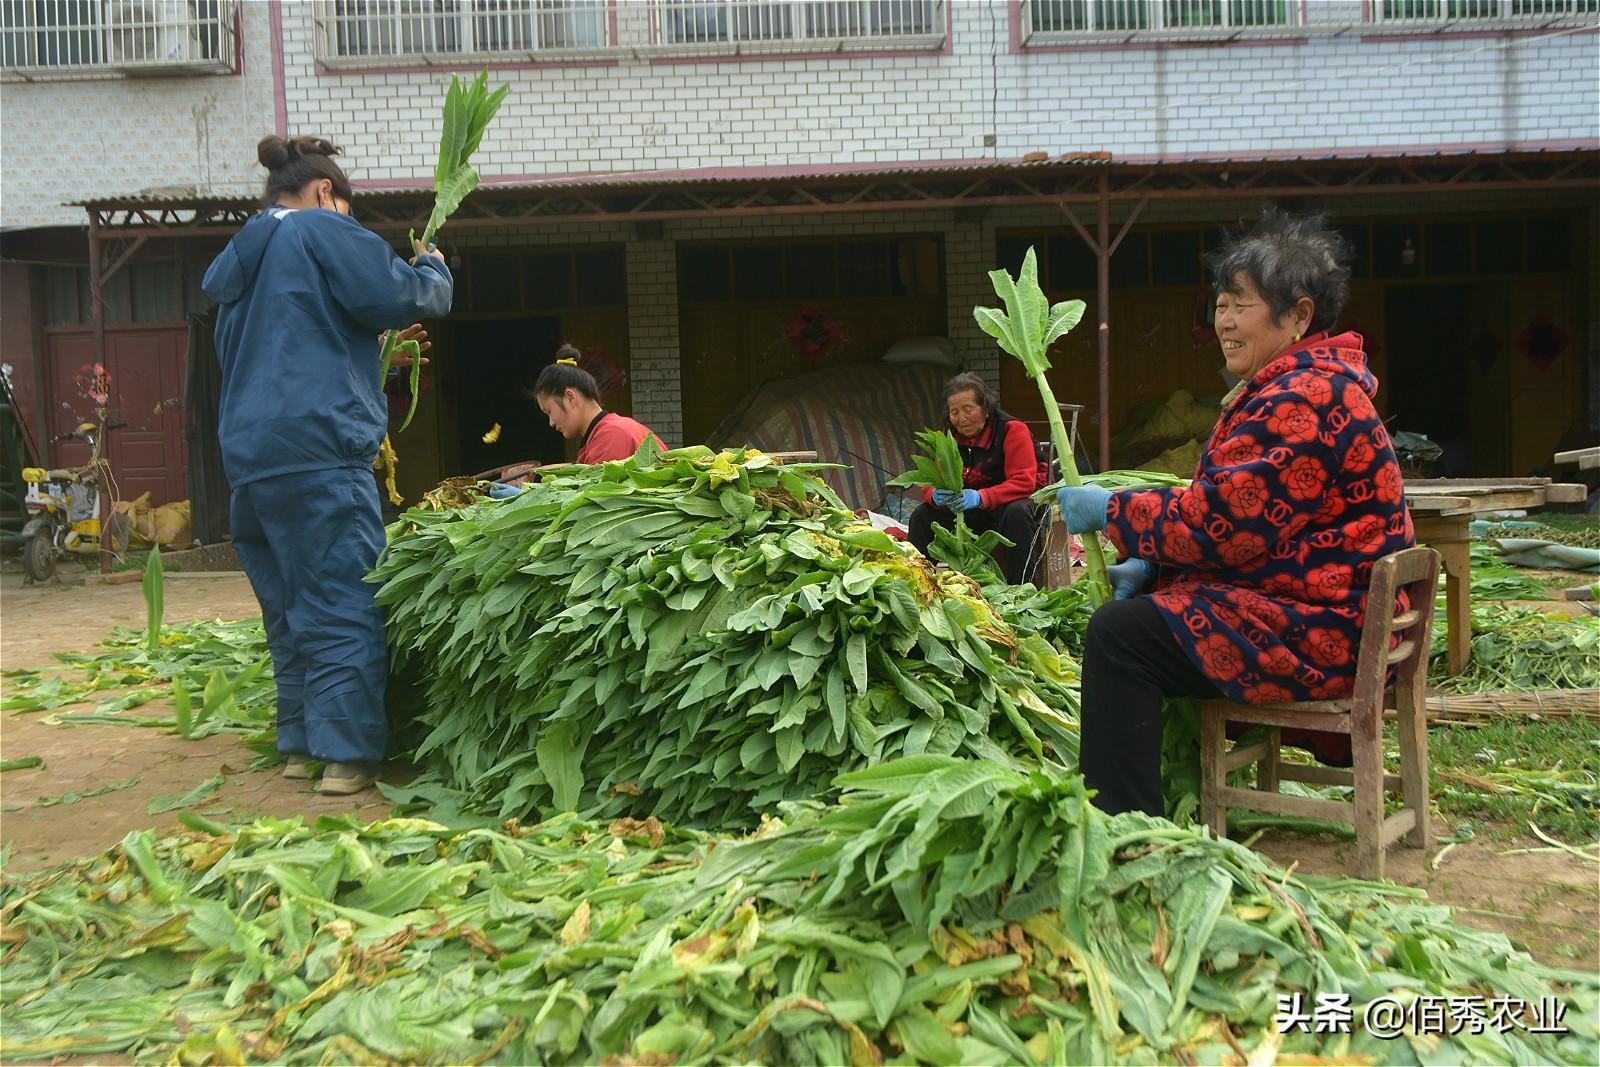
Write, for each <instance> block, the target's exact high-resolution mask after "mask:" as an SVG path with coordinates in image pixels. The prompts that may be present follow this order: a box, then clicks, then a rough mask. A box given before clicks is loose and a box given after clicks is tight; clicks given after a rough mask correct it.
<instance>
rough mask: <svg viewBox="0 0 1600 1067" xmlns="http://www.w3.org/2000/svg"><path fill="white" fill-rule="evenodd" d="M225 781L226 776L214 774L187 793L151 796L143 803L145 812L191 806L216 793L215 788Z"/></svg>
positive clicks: (157, 811)
mask: <svg viewBox="0 0 1600 1067" xmlns="http://www.w3.org/2000/svg"><path fill="white" fill-rule="evenodd" d="M226 781H227V778H226V777H224V776H223V775H220V774H214V775H212V776H211V777H210V778H207V779H206V780H205V781H203V782H201V783H200V784H199V785H197V786H195V787H194V788H193V789H191V790H189V791H188V792H187V793H171V794H167V795H165V796H158V797H151V798H150V802H149V803H148V804H146V805H145V809H144V810H145V814H146V815H160V814H162V813H164V812H168V811H177V810H178V809H179V808H192V807H194V806H195V805H196V804H198V803H200V802H201V801H203V800H208V799H210V798H211V797H212V796H214V795H216V792H217V790H219V789H221V788H222V784H223V783H224V782H226Z"/></svg>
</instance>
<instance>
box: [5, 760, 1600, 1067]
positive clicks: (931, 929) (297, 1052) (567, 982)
mask: <svg viewBox="0 0 1600 1067" xmlns="http://www.w3.org/2000/svg"><path fill="white" fill-rule="evenodd" d="M838 784H839V785H840V787H841V788H842V789H843V790H844V793H843V795H842V796H839V797H838V798H836V799H832V800H830V801H828V802H825V803H817V802H807V803H802V804H797V805H792V806H789V807H786V808H785V809H784V810H783V812H782V818H781V819H780V820H773V821H770V822H768V823H766V824H764V826H763V827H762V829H761V830H760V831H759V832H758V833H756V834H755V835H753V836H749V837H740V836H730V835H707V834H701V833H696V832H692V831H684V830H680V829H675V828H673V827H671V826H667V825H664V824H662V823H660V822H658V821H656V820H654V819H618V820H615V821H612V822H609V823H607V822H603V821H601V822H597V821H593V820H584V819H580V818H578V817H576V816H573V815H561V816H557V817H555V818H552V819H550V820H548V821H546V822H544V823H541V824H539V825H536V826H532V827H523V826H521V825H519V824H517V823H515V822H510V823H506V824H504V825H501V826H498V827H485V826H482V825H481V824H478V825H473V826H463V827H451V826H446V825H443V824H440V823H436V822H430V821H427V820H422V819H407V818H399V819H390V820H383V821H380V822H376V823H373V824H371V825H367V826H362V825H360V824H359V823H357V822H355V821H354V820H353V819H352V818H350V817H348V816H344V817H337V818H333V817H324V818H323V819H321V820H319V821H318V823H317V824H316V825H315V826H306V825H304V824H303V823H302V822H301V821H300V820H298V819H296V820H276V819H261V820H258V821H256V822H254V823H251V824H248V825H245V826H241V827H238V828H222V827H210V826H206V825H204V824H203V823H201V821H200V820H196V819H186V820H185V822H186V824H189V825H194V826H195V827H196V828H195V829H194V831H193V832H189V833H184V834H178V835H174V836H169V837H165V838H156V837H154V836H153V835H151V834H150V833H148V832H146V831H136V832H134V833H131V834H129V835H128V836H127V837H126V838H125V839H124V841H123V842H122V844H121V845H120V846H119V847H118V848H116V849H113V850H112V851H110V852H108V853H106V854H105V855H103V856H100V857H96V858H93V859H89V860H84V861H80V862H78V863H76V864H73V865H70V866H67V867H63V868H58V869H57V870H55V871H52V872H47V873H45V874H42V875H37V876H22V877H14V876H7V877H5V878H4V880H3V881H0V917H3V918H4V920H5V923H6V929H7V932H8V933H7V942H8V944H9V946H10V948H9V950H8V951H7V953H6V955H5V957H4V960H3V963H0V967H3V969H4V988H5V991H6V992H5V996H6V1011H7V1026H6V1029H5V1033H4V1035H3V1037H0V1041H3V1042H4V1044H3V1045H0V1050H3V1052H4V1054H5V1055H6V1057H7V1058H8V1059H11V1058H17V1059H38V1058H46V1057H51V1056H61V1055H78V1056H94V1055H99V1054H106V1053H118V1054H125V1055H129V1054H131V1055H134V1056H136V1057H138V1058H140V1059H155V1058H160V1059H161V1060H163V1061H170V1062H233V1063H243V1062H281V1063H321V1062H329V1061H333V1060H347V1061H355V1062H381V1061H388V1060H398V1061H406V1062H422V1061H429V1062H485V1061H503V1062H516V1063H533V1062H542V1063H552V1064H566V1063H599V1062H635V1063H639V1062H660V1063H664V1062H667V1061H669V1060H671V1061H673V1062H705V1063H774V1064H777V1063H782V1064H841V1063H853V1064H878V1063H883V1062H886V1061H888V1060H890V1059H891V1058H892V1059H893V1060H894V1061H895V1062H900V1063H926V1064H941V1063H957V1062H1007V1063H1018V1064H1030V1065H1031V1064H1041V1065H1042V1064H1058V1063H1156V1062H1219V1061H1221V1060H1224V1059H1228V1060H1235V1061H1237V1060H1248V1061H1250V1062H1269V1061H1272V1060H1276V1061H1277V1062H1296V1061H1304V1059H1305V1058H1306V1057H1323V1058H1325V1059H1327V1060H1332V1061H1337V1062H1365V1061H1369V1060H1383V1061H1387V1060H1390V1059H1392V1058H1393V1051H1394V1049H1395V1048H1396V1047H1406V1045H1405V1039H1404V1038H1402V1045H1401V1046H1395V1045H1393V1044H1390V1043H1388V1042H1385V1041H1383V1040H1380V1039H1379V1038H1377V1037H1376V1036H1374V1035H1372V1034H1371V1033H1368V1032H1367V1031H1365V1029H1364V1028H1359V1027H1358V1028H1357V1029H1356V1031H1355V1032H1354V1033H1350V1034H1345V1033H1340V1032H1337V1030H1307V1031H1300V1030H1291V1031H1290V1032H1289V1033H1287V1034H1279V1033H1277V1032H1276V1031H1277V1027H1276V1026H1275V1025H1274V1021H1273V1020H1274V1016H1275V1015H1276V1013H1277V1008H1278V1002H1277V998H1278V995H1279V994H1280V993H1288V992H1291V991H1292V992H1300V993H1302V994H1304V997H1305V1001H1306V1002H1307V1003H1308V1004H1314V1003H1316V1001H1317V997H1318V996H1319V995H1325V994H1341V995H1347V996H1348V997H1349V998H1350V1003H1351V1005H1352V1008H1353V1011H1354V1012H1355V1014H1356V1017H1357V1018H1358V1019H1359V1018H1360V1013H1361V1011H1362V1009H1363V1008H1364V1006H1365V1005H1366V1004H1367V1003H1368V1002H1370V1001H1372V1000H1374V999H1375V998H1378V997H1382V996H1395V997H1397V998H1399V999H1401V1001H1402V1003H1404V1002H1405V1001H1406V1000H1409V998H1410V997H1413V996H1418V995H1426V996H1435V997H1440V998H1447V997H1461V996H1477V997H1484V998H1490V997H1494V996H1514V997H1518V998H1520V999H1522V1000H1524V1001H1526V1002H1527V1003H1529V1004H1533V1003H1540V1002H1542V1001H1545V1000H1546V998H1548V1000H1549V1002H1550V1003H1555V1004H1559V1005H1561V1006H1562V1008H1563V1010H1564V1013H1565V1015H1564V1021H1565V1023H1566V1025H1567V1026H1568V1027H1570V1028H1571V1031H1572V1032H1571V1033H1570V1034H1567V1035H1565V1036H1563V1035H1559V1034H1539V1033H1534V1032H1530V1031H1529V1030H1528V1029H1527V1023H1528V1021H1527V1020H1524V1021H1523V1026H1521V1027H1516V1028H1513V1029H1511V1030H1510V1031H1509V1032H1500V1031H1499V1030H1497V1029H1496V1028H1492V1027H1490V1028H1486V1029H1485V1032H1483V1033H1473V1032H1471V1030H1468V1029H1463V1030H1460V1031H1459V1032H1457V1033H1455V1034H1449V1033H1445V1034H1440V1035H1438V1036H1436V1037H1426V1038H1422V1037H1418V1038H1414V1039H1413V1040H1422V1041H1425V1042H1426V1048H1427V1050H1428V1052H1429V1054H1430V1060H1431V1061H1435V1062H1451V1063H1507V1062H1530V1063H1531V1062H1541V1063H1584V1064H1588V1063H1593V1062H1595V1061H1596V1053H1597V1045H1596V1040H1597V1035H1596V1013H1597V1008H1600V1000H1597V997H1600V978H1597V977H1596V976H1595V975H1594V974H1593V973H1590V972H1587V971H1581V970H1579V971H1567V970H1559V969H1555V968H1550V967H1545V966H1542V965H1540V964H1538V963H1536V962H1534V961H1532V960H1530V959H1529V958H1528V957H1527V956H1526V955H1524V954H1522V953H1520V952H1518V951H1517V950H1515V949H1514V948H1513V947H1512V946H1511V945H1510V943H1509V942H1507V940H1506V939H1505V938H1504V936H1503V935H1501V934H1498V933H1493V932H1487V931H1480V930H1475V929H1471V928H1468V927H1464V926H1461V925H1458V924H1456V923H1455V922H1454V921H1452V919H1451V918H1450V914H1449V911H1448V909H1444V908H1440V907H1437V906H1434V905H1430V904H1427V903H1426V902H1425V900H1424V899H1423V898H1424V894H1423V893H1422V892H1421V891H1420V890H1407V889H1402V888H1400V887H1396V886H1392V885H1386V884H1376V883H1365V882H1360V881H1356V880H1351V879H1337V880H1333V881H1327V882H1317V881H1313V880H1310V879H1303V878H1296V877H1294V876H1292V875H1290V874H1288V873H1286V872H1284V871H1282V870H1280V869H1278V868H1276V867H1275V866H1273V865H1272V864H1271V863H1270V861H1268V860H1266V859H1264V858H1262V857H1261V856H1258V855H1257V854H1255V853H1252V852H1250V851H1249V850H1248V849H1245V848H1242V847H1240V846H1239V845H1237V844H1235V843H1232V842H1226V841H1218V840H1215V839H1213V838H1211V837H1209V836H1208V835H1207V834H1206V833H1205V832H1204V831H1203V830H1201V829H1199V828H1190V829H1183V828H1179V827H1176V826H1173V825H1171V824H1169V823H1165V822H1163V821H1160V820H1153V819H1149V818H1147V817H1145V816H1143V815H1137V814H1129V815H1122V816H1116V817H1111V816H1106V815H1104V814H1103V813H1101V812H1099V811H1098V810H1097V809H1095V808H1093V807H1092V806H1091V805H1090V804H1089V803H1088V798H1087V796H1086V794H1085V792H1084V789H1083V785H1082V782H1081V780H1079V779H1077V778H1075V777H1057V776H1053V775H1050V774H1041V773H1035V774H1031V775H1024V774H1019V773H1016V772H1011V771H1007V770H1005V769H1003V768H998V767H994V766H992V765H986V764H984V763H982V762H974V761H966V760H959V759H951V758H944V757H934V756H922V757H916V758H912V759H906V760H900V761H896V762H892V763H887V764H883V765H881V766H879V767H877V768H874V769H872V770H867V771H862V772H858V773H855V774H852V775H848V776H844V777H842V778H841V779H840V781H839V783H838ZM110 990H115V995H114V996H110V995H107V992H108V991H110Z"/></svg>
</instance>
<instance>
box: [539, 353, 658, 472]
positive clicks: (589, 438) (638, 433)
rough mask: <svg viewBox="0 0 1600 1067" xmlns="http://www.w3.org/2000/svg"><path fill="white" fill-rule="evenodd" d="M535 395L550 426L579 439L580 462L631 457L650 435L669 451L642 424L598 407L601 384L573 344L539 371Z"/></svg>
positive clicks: (568, 437) (570, 437) (569, 436)
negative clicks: (580, 359)
mask: <svg viewBox="0 0 1600 1067" xmlns="http://www.w3.org/2000/svg"><path fill="white" fill-rule="evenodd" d="M533 393H534V397H535V399H537V400H538V401H539V410H540V411H542V412H544V416H545V418H547V419H549V420H550V428H551V429H552V430H555V431H557V432H559V433H560V434H561V436H562V437H565V438H566V439H567V440H569V441H574V440H575V441H577V442H578V462H579V463H605V462H608V461H610V460H614V459H627V458H628V457H630V456H632V455H633V454H634V453H635V452H637V451H639V446H640V445H641V444H643V443H644V440H645V438H647V437H649V438H654V439H655V443H656V447H657V448H659V449H661V450H662V451H666V446H665V445H663V444H662V443H661V438H659V437H656V435H655V434H654V433H652V432H651V430H650V428H649V427H648V426H646V425H645V424H644V423H642V422H639V421H637V420H636V419H630V418H628V416H626V415H618V414H617V413H616V412H615V411H607V410H606V409H605V408H603V407H601V406H600V387H599V385H597V384H596V383H595V380H594V375H592V374H590V373H589V372H588V371H586V370H584V369H583V368H582V367H580V366H578V350H577V349H576V348H573V347H572V346H571V345H562V346H561V349H560V351H558V352H557V353H556V361H555V362H554V363H552V364H550V365H549V366H548V367H546V368H545V369H544V370H542V371H540V372H539V380H538V381H537V382H535V383H534V386H533Z"/></svg>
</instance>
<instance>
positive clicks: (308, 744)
mask: <svg viewBox="0 0 1600 1067" xmlns="http://www.w3.org/2000/svg"><path fill="white" fill-rule="evenodd" d="M232 517H233V547H234V550H235V551H236V552H237V553H238V555H239V562H240V563H242V564H243V565H244V570H245V573H246V574H247V575H249V577H250V585H251V587H252V588H253V589H254V590H255V594H256V599H257V600H258V601H260V602H261V617H262V620H263V622H264V623H265V624H266V631H267V647H268V649H270V650H271V652H272V671H273V675H274V677H275V678H276V679H277V683H278V751H279V752H282V753H283V754H285V755H305V756H310V757H312V758H313V759H319V760H327V761H329V762H335V763H376V762H378V761H380V760H382V759H383V757H384V753H385V749H386V748H387V746H388V743H389V723H388V718H387V716H386V715H385V712H384V704H383V695H384V686H385V684H386V681H387V678H388V668H389V656H388V648H387V646H386V645H385V633H384V610H383V608H382V607H380V606H379V605H378V604H376V603H374V602H373V593H374V592H375V591H376V589H375V587H374V586H372V585H369V584H367V583H366V582H365V581H363V580H362V579H363V578H364V577H365V576H366V574H367V572H368V571H370V570H371V569H372V567H373V565H374V564H375V563H377V561H378V554H379V553H380V552H381V551H382V550H383V544H384V537H383V520H382V516H381V513H380V512H379V510H378V486H377V481H376V480H375V479H374V478H373V476H372V472H371V471H369V470H357V469H342V470H322V471H308V472H305V473H300V474H283V475H279V476H278V477H275V478H263V479H261V480H259V481H254V482H249V483H247V484H245V485H242V486H239V487H238V488H236V489H234V490H233V498H232Z"/></svg>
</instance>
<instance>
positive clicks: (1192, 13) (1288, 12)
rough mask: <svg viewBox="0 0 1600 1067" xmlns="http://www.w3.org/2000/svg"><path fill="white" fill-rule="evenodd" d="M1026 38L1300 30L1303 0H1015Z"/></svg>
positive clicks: (1048, 40) (1118, 38)
mask: <svg viewBox="0 0 1600 1067" xmlns="http://www.w3.org/2000/svg"><path fill="white" fill-rule="evenodd" d="M1018 3H1019V4H1020V6H1021V25H1022V37H1023V41H1024V43H1026V44H1058V43H1072V42H1122V41H1136V40H1141V39H1144V40H1163V39H1164V40H1192V39H1226V38H1230V37H1243V36H1273V35H1277V34H1283V33H1287V32H1300V31H1302V30H1303V28H1304V26H1305V6H1304V4H1302V3H1301V0H1018Z"/></svg>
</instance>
